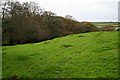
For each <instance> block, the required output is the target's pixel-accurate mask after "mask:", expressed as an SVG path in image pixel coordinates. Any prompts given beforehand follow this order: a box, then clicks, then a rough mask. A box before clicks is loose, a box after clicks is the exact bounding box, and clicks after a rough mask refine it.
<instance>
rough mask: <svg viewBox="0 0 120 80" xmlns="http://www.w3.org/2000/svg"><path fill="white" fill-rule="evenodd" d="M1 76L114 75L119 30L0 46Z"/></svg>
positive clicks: (105, 76) (84, 76)
mask: <svg viewBox="0 0 120 80" xmlns="http://www.w3.org/2000/svg"><path fill="white" fill-rule="evenodd" d="M2 50H3V53H2V57H3V66H2V67H3V78H10V77H14V76H17V77H18V78H21V77H22V78H117V77H118V32H116V31H114V32H91V33H84V34H75V35H68V36H66V37H61V38H55V39H53V40H47V41H43V42H39V43H34V44H24V45H15V46H3V47H2Z"/></svg>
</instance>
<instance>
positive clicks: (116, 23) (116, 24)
mask: <svg viewBox="0 0 120 80" xmlns="http://www.w3.org/2000/svg"><path fill="white" fill-rule="evenodd" d="M93 24H94V25H95V26H97V27H98V28H100V27H104V26H106V25H111V26H114V27H118V22H93Z"/></svg>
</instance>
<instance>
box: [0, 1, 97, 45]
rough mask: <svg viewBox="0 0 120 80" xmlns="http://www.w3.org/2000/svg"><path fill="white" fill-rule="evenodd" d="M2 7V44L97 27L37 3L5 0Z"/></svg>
mask: <svg viewBox="0 0 120 80" xmlns="http://www.w3.org/2000/svg"><path fill="white" fill-rule="evenodd" d="M0 7H1V9H2V10H1V14H2V15H1V18H2V33H3V37H2V39H3V40H2V42H3V43H2V44H3V45H14V44H23V43H33V42H39V41H43V40H48V39H52V38H55V37H59V36H65V35H68V34H77V33H83V32H91V31H96V30H97V27H96V26H94V25H93V24H92V23H90V22H78V21H76V20H75V19H74V18H73V17H72V16H70V15H66V17H60V16H57V15H56V14H55V13H53V12H51V11H45V10H44V9H41V8H40V6H39V5H38V4H37V3H36V2H29V3H28V2H24V3H20V2H17V1H11V0H5V2H3V3H2V5H1V6H0Z"/></svg>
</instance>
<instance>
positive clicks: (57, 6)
mask: <svg viewBox="0 0 120 80" xmlns="http://www.w3.org/2000/svg"><path fill="white" fill-rule="evenodd" d="M17 1H21V2H29V1H35V2H37V3H39V5H40V7H41V8H45V10H47V11H52V12H54V13H56V14H57V15H58V16H63V17H64V16H65V15H71V16H73V17H74V18H75V19H76V20H78V21H118V1H120V0H17Z"/></svg>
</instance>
